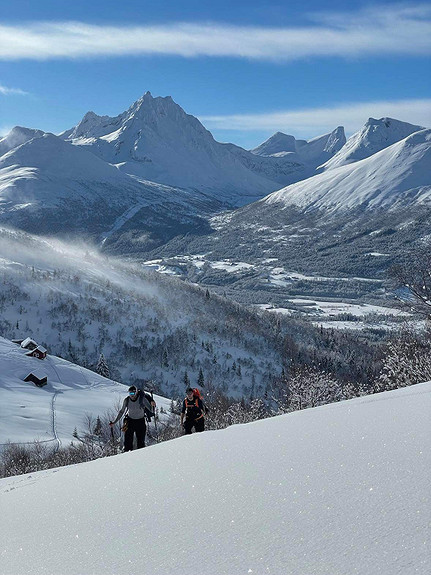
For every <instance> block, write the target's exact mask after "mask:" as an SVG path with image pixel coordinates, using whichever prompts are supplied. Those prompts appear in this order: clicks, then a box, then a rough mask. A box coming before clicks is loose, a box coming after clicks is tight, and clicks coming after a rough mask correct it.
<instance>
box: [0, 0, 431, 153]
mask: <svg viewBox="0 0 431 575" xmlns="http://www.w3.org/2000/svg"><path fill="white" fill-rule="evenodd" d="M430 53H431V2H417V3H416V2H411V1H410V2H404V3H403V2H401V3H400V2H362V1H361V0H357V1H355V2H346V1H339V0H332V1H331V2H322V1H320V2H317V1H315V0H314V1H313V0H308V1H307V2H304V0H301V1H300V0H291V1H290V0H284V1H282V0H279V1H273V0H269V1H268V2H263V1H253V0H250V1H248V2H244V1H242V0H236V1H232V0H230V1H226V0H219V1H217V2H214V0H213V1H211V2H210V1H207V0H199V1H195V0H176V1H174V0H168V1H163V0H158V1H152V0H149V1H145V0H122V2H119V1H118V0H115V1H112V0H92V1H91V2H89V1H88V0H86V1H85V2H84V1H82V0H73V2H71V1H70V0H38V1H37V2H34V1H32V0H14V1H13V2H12V1H10V0H7V1H5V0H0V134H4V133H6V132H7V131H8V129H10V128H11V127H13V126H14V125H24V126H27V127H34V128H40V129H42V130H46V131H51V132H54V133H58V132H60V131H62V130H65V129H67V128H69V127H72V126H73V125H75V124H76V123H77V122H78V121H79V120H80V119H81V118H82V116H83V115H84V114H85V113H86V112H87V111H88V110H93V111H94V112H96V113H98V114H100V115H104V114H108V115H111V116H114V115H117V114H119V113H120V112H122V111H124V110H125V109H126V108H128V107H129V106H130V105H131V104H132V103H133V102H134V101H135V100H137V99H138V98H139V97H140V96H142V94H144V93H145V92H146V91H147V90H149V91H150V92H151V93H152V94H153V96H168V95H170V96H172V97H173V99H174V100H175V101H176V102H177V103H178V104H180V105H181V106H182V107H183V108H184V109H185V111H186V112H188V113H189V114H192V115H194V116H197V117H198V118H199V119H200V120H201V121H202V122H203V124H204V125H205V126H206V127H207V128H208V129H209V130H210V131H211V132H212V133H213V135H214V137H215V138H216V139H218V140H219V141H231V142H234V143H236V144H239V145H241V146H244V147H246V148H251V147H254V146H256V145H258V144H259V143H261V142H262V141H263V140H265V139H266V138H267V137H269V136H270V135H271V134H273V133H274V132H276V131H283V132H286V133H290V134H293V135H295V136H296V137H301V138H306V139H310V138H312V137H314V136H317V135H320V134H322V133H325V132H327V131H330V130H332V129H334V128H335V127H336V126H338V125H344V126H345V128H346V132H347V133H348V134H350V133H352V132H353V131H356V130H357V129H359V128H360V127H361V126H362V125H363V124H364V123H365V122H366V120H367V119H368V117H369V116H373V117H382V116H391V117H396V118H398V119H400V120H404V121H408V122H412V123H416V124H420V125H425V126H431V95H430V87H431V80H430V78H431V73H430V72H431V67H430Z"/></svg>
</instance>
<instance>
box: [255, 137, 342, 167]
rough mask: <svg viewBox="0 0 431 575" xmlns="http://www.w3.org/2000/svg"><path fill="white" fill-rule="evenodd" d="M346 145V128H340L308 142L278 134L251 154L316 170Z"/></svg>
mask: <svg viewBox="0 0 431 575" xmlns="http://www.w3.org/2000/svg"><path fill="white" fill-rule="evenodd" d="M345 143H346V136H345V134H344V128H343V127H342V126H339V127H338V128H336V129H335V130H334V131H333V132H331V133H330V134H325V135H323V136H318V137H317V138H313V139H312V140H309V141H308V142H307V141H305V140H296V139H295V137H294V136H288V135H287V134H283V133H282V132H277V133H276V134H274V135H273V136H271V137H270V138H269V139H268V140H266V141H265V142H263V144H261V145H260V146H258V147H257V148H254V149H253V150H251V152H252V153H253V154H256V155H258V156H265V157H268V156H272V157H278V158H285V159H289V160H292V161H296V162H299V163H301V164H304V165H305V166H306V167H307V168H309V169H310V170H314V169H315V168H317V167H318V166H320V165H321V164H323V163H325V162H327V161H328V160H329V159H330V158H332V157H333V156H334V155H335V154H336V153H337V152H339V151H340V150H341V149H342V148H343V146H344V144H345Z"/></svg>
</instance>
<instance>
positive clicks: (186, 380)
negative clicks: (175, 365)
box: [183, 371, 190, 389]
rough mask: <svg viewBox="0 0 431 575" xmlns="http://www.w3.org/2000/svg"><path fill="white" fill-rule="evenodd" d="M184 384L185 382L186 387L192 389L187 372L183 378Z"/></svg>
mask: <svg viewBox="0 0 431 575" xmlns="http://www.w3.org/2000/svg"><path fill="white" fill-rule="evenodd" d="M183 382H184V387H185V388H186V389H187V388H188V387H190V378H189V376H188V373H187V371H185V372H184V377H183Z"/></svg>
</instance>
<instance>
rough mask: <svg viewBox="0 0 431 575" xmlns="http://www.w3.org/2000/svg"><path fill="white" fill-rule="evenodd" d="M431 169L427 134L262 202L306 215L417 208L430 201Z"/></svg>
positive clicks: (416, 135) (430, 139)
mask: <svg viewBox="0 0 431 575" xmlns="http://www.w3.org/2000/svg"><path fill="white" fill-rule="evenodd" d="M430 165H431V130H422V131H419V132H415V133H413V134H412V135H410V136H408V137H407V138H405V139H404V140H402V141H400V142H397V143H395V144H393V145H392V146H389V147H387V148H385V149H384V150H381V151H380V152H377V153H375V154H373V155H372V156H370V157H369V158H365V159H363V160H358V161H356V162H354V163H352V164H349V165H345V166H340V167H338V168H333V169H331V170H327V171H326V172H323V173H322V174H318V175H316V176H314V177H313V178H309V179H308V180H305V181H303V182H298V183H296V184H292V185H291V186H288V187H287V188H284V189H282V190H279V191H277V192H274V193H273V194H271V195H269V196H268V197H267V198H265V199H264V200H262V202H263V203H266V204H268V205H271V204H280V203H281V204H283V205H284V206H289V205H294V206H298V207H300V208H301V209H307V210H310V209H326V210H328V209H329V210H341V211H346V210H349V209H352V208H355V207H358V206H363V207H366V208H368V209H370V208H377V207H385V208H389V209H395V208H402V207H409V208H412V207H413V206H414V205H421V204H426V203H428V202H429V201H430V199H431V179H430Z"/></svg>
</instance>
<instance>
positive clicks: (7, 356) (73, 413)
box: [0, 337, 169, 574]
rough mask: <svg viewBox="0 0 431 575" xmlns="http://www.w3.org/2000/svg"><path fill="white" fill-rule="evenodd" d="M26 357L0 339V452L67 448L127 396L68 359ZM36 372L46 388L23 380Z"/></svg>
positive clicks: (118, 386) (166, 404)
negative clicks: (13, 446)
mask: <svg viewBox="0 0 431 575" xmlns="http://www.w3.org/2000/svg"><path fill="white" fill-rule="evenodd" d="M25 353H26V350H24V349H22V348H21V347H20V346H19V345H16V344H14V343H12V342H10V341H8V340H6V339H4V338H2V337H0V363H1V372H0V405H1V414H0V449H1V448H2V446H4V445H5V444H6V443H7V442H8V441H10V442H13V443H26V442H32V441H34V440H35V439H37V440H38V441H43V442H46V443H49V444H51V445H52V446H53V447H57V446H61V445H63V446H67V445H68V444H69V443H70V442H71V441H72V440H73V432H74V429H75V428H76V429H77V430H78V431H81V430H82V429H83V428H85V418H86V416H87V414H88V415H91V416H92V417H93V418H96V417H97V416H98V415H99V416H101V417H102V416H104V415H105V413H106V412H107V411H111V412H112V411H113V412H115V411H116V409H117V408H118V407H119V405H121V401H122V399H123V398H124V397H125V396H126V394H127V386H125V385H122V384H120V383H117V382H115V381H112V380H109V379H105V378H104V377H101V376H100V375H98V374H97V373H94V372H93V371H90V370H88V369H85V368H83V367H80V366H78V365H75V364H73V363H70V362H68V361H66V360H64V359H61V358H59V357H55V356H53V355H48V356H47V358H46V359H44V360H39V359H37V358H34V357H27V356H26V355H25ZM36 371H37V374H38V376H39V377H43V376H44V375H46V376H47V378H48V383H47V385H46V386H45V387H42V388H38V387H36V386H35V385H34V384H33V383H31V382H29V383H27V382H25V381H24V378H25V377H26V376H27V375H28V374H29V373H31V372H36ZM39 374H40V375H39ZM155 399H156V402H157V404H158V406H159V408H160V407H163V408H164V409H165V410H166V411H169V401H168V400H167V399H165V398H161V397H158V396H156V397H155ZM1 573H2V571H1V567H0V574H1Z"/></svg>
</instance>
